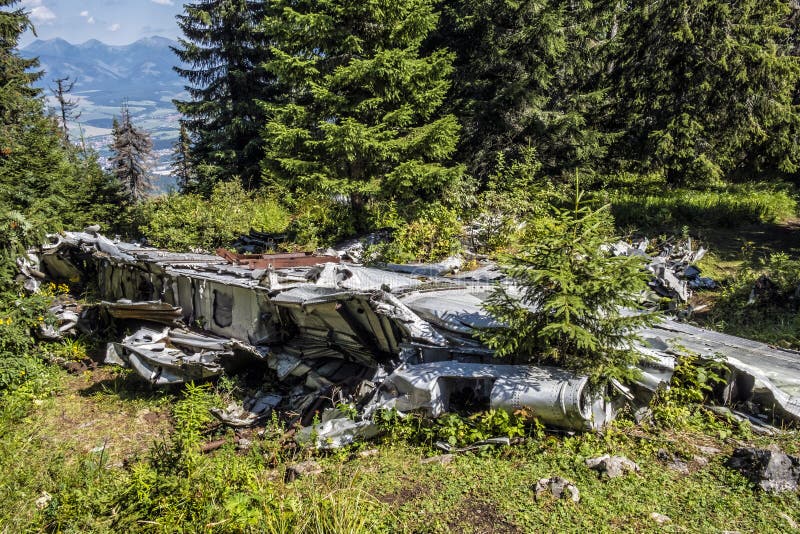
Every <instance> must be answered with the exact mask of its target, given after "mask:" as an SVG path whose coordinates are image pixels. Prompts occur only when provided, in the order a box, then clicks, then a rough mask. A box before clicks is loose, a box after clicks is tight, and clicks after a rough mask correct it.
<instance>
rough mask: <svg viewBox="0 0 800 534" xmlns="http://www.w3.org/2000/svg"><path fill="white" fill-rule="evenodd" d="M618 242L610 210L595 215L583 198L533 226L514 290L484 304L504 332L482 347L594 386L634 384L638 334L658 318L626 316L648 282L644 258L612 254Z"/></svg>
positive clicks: (517, 259)
mask: <svg viewBox="0 0 800 534" xmlns="http://www.w3.org/2000/svg"><path fill="white" fill-rule="evenodd" d="M615 240H616V238H614V235H613V219H612V218H611V217H610V216H609V214H608V207H607V206H603V207H601V208H600V209H592V208H590V207H589V206H588V205H587V204H586V203H584V202H583V201H582V198H581V194H580V192H578V191H576V194H575V204H574V207H573V208H572V209H560V208H557V207H555V206H552V207H550V209H549V213H548V214H546V215H544V216H541V217H538V218H536V219H533V220H531V221H530V222H529V224H528V226H527V228H526V231H525V234H524V236H523V238H522V244H523V247H522V249H521V251H520V252H519V253H517V254H515V255H514V256H511V257H509V258H507V262H508V266H506V267H504V268H503V270H504V272H505V273H506V274H507V275H508V276H510V277H511V279H512V280H513V281H514V283H515V284H516V285H515V289H514V290H508V289H506V288H505V287H503V286H498V287H497V288H496V289H495V291H494V292H493V293H492V294H491V295H490V297H489V298H488V299H487V300H486V302H485V309H486V310H487V311H488V312H489V313H490V314H491V315H492V316H493V317H494V318H496V319H497V320H498V321H499V322H500V323H502V324H503V325H505V326H504V327H502V328H497V329H491V330H485V331H483V332H481V333H480V337H481V339H482V340H483V341H484V342H485V343H486V344H487V345H488V346H489V347H490V348H492V349H494V350H495V353H496V356H498V357H512V358H513V359H522V360H526V361H534V362H540V363H557V364H560V365H562V366H565V367H567V368H569V369H572V370H574V371H576V372H578V373H581V374H586V375H588V376H589V377H590V379H591V380H592V383H593V384H594V385H598V386H599V385H602V384H604V383H606V382H608V381H609V380H611V379H618V380H622V381H629V380H630V379H632V378H633V377H634V376H635V368H634V367H633V366H634V365H635V364H636V363H637V362H638V360H639V356H637V355H636V354H635V353H634V352H633V351H632V350H630V349H631V341H632V337H633V334H632V329H634V328H635V327H637V326H639V325H642V324H646V323H649V322H652V321H653V320H654V318H653V316H652V315H650V314H623V312H622V308H623V307H629V308H636V307H637V298H638V297H639V295H640V294H641V293H642V291H644V290H645V289H646V288H647V274H646V273H645V272H644V269H643V263H642V259H641V258H638V257H627V256H616V257H615V256H612V255H611V254H610V253H609V252H608V251H607V245H609V244H610V243H612V242H614V241H615ZM517 292H518V294H517Z"/></svg>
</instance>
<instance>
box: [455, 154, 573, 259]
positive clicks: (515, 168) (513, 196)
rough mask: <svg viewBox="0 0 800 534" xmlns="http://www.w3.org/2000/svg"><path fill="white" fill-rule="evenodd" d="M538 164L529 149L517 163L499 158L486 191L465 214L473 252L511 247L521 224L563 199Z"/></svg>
mask: <svg viewBox="0 0 800 534" xmlns="http://www.w3.org/2000/svg"><path fill="white" fill-rule="evenodd" d="M541 167H542V164H541V162H540V161H539V159H538V157H537V155H536V152H535V151H534V150H533V149H532V148H527V149H524V150H523V151H522V156H521V159H518V160H514V161H512V162H510V163H509V162H508V161H506V158H505V156H503V155H502V154H500V155H499V156H498V158H497V162H496V164H495V168H494V171H493V173H492V174H490V175H489V179H488V182H487V184H486V189H485V190H483V191H482V192H481V193H479V194H478V195H477V197H476V199H475V203H474V205H473V206H472V207H471V209H469V210H467V213H468V216H469V224H470V225H471V226H472V227H473V228H474V231H473V234H472V235H471V237H472V240H473V243H471V244H472V245H473V246H474V247H475V248H476V249H478V250H484V251H486V252H498V251H503V250H506V249H508V248H509V247H512V246H513V245H514V244H515V243H516V241H517V240H518V239H519V237H520V236H521V234H522V232H523V229H524V227H525V220H527V219H530V218H532V217H536V216H539V215H543V214H544V213H545V211H546V208H547V205H548V204H549V203H551V202H560V201H561V200H562V199H563V198H564V192H563V191H562V190H561V189H562V187H561V186H560V185H559V184H556V183H554V181H552V180H549V179H548V178H547V177H543V176H541V174H540V170H541Z"/></svg>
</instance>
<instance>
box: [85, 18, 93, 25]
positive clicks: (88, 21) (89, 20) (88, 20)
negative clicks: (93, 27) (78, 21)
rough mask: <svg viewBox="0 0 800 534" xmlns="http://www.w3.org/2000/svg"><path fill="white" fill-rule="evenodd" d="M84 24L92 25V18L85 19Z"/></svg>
mask: <svg viewBox="0 0 800 534" xmlns="http://www.w3.org/2000/svg"><path fill="white" fill-rule="evenodd" d="M86 23H87V24H94V17H89V18H88V19H86Z"/></svg>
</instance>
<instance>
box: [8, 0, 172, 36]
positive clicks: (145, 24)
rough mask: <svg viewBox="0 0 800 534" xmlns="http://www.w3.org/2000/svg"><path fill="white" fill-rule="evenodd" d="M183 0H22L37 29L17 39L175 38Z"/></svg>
mask: <svg viewBox="0 0 800 534" xmlns="http://www.w3.org/2000/svg"><path fill="white" fill-rule="evenodd" d="M183 3H184V0H22V2H21V5H22V6H23V7H24V8H25V10H26V11H28V12H29V14H30V15H29V16H30V18H31V21H32V22H33V24H34V26H35V28H36V34H37V35H36V36H34V35H33V34H32V33H31V32H30V31H28V32H26V33H25V35H23V37H22V39H21V40H20V47H25V46H26V45H28V44H29V43H31V42H32V41H33V40H35V39H37V38H38V39H54V38H56V37H60V38H62V39H64V40H66V41H68V42H70V43H72V44H80V43H83V42H85V41H88V40H89V39H97V40H98V41H102V42H104V43H107V44H112V45H124V44H129V43H132V42H134V41H137V40H138V39H141V38H142V37H151V36H154V35H160V36H162V37H169V38H171V39H174V38H176V37H177V36H178V35H179V33H180V30H179V29H178V26H177V24H176V22H175V15H177V14H178V13H180V12H182V11H183Z"/></svg>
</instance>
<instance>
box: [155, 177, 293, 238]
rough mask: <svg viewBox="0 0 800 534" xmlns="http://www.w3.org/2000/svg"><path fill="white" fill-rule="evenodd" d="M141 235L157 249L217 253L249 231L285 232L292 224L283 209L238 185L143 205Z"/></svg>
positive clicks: (269, 199) (218, 186) (231, 184)
mask: <svg viewBox="0 0 800 534" xmlns="http://www.w3.org/2000/svg"><path fill="white" fill-rule="evenodd" d="M141 218H142V220H143V222H142V225H141V228H140V229H141V232H142V233H143V234H144V235H145V236H146V237H147V238H148V239H149V240H150V241H151V242H152V243H153V244H154V245H156V246H159V247H166V248H169V249H173V250H187V249H191V248H198V247H199V248H202V249H205V250H214V249H215V248H217V247H221V246H230V244H231V242H232V241H233V240H234V239H235V238H237V237H238V236H240V235H242V234H246V233H247V232H248V231H249V230H250V229H253V230H258V231H262V232H282V231H283V230H285V229H286V228H287V226H288V224H289V214H288V212H287V211H286V209H285V208H283V206H282V205H281V204H280V203H279V202H277V201H276V200H274V199H273V198H270V197H267V196H265V195H264V194H262V193H248V192H246V191H244V189H243V188H242V186H241V184H240V183H239V182H223V183H220V184H217V185H216V186H214V189H213V190H212V192H211V197H210V198H209V199H206V198H204V197H202V196H201V195H199V194H192V193H189V194H177V193H170V194H167V195H164V196H161V197H156V198H152V199H150V200H148V201H147V202H146V203H145V204H144V205H143V206H142V212H141Z"/></svg>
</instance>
